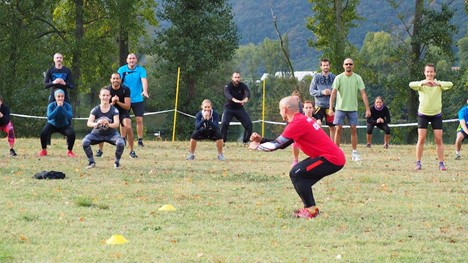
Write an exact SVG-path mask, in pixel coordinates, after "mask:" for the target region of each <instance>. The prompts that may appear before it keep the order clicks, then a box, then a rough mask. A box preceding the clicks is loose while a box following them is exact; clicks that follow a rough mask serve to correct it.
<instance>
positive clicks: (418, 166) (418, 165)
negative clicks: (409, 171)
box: [415, 161, 422, 171]
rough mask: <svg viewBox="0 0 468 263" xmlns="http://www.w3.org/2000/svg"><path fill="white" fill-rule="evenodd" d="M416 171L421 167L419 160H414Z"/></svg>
mask: <svg viewBox="0 0 468 263" xmlns="http://www.w3.org/2000/svg"><path fill="white" fill-rule="evenodd" d="M415 169H416V171H419V170H421V169H422V165H421V161H416V168H415Z"/></svg>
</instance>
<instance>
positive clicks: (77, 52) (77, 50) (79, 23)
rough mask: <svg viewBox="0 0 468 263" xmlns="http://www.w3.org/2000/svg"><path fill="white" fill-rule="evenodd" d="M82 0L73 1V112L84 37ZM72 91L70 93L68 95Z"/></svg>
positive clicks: (79, 75)
mask: <svg viewBox="0 0 468 263" xmlns="http://www.w3.org/2000/svg"><path fill="white" fill-rule="evenodd" d="M83 8H84V6H83V0H75V42H74V43H75V46H74V47H73V60H72V63H73V65H72V72H73V80H74V82H75V90H74V92H73V93H75V94H74V96H70V101H71V102H72V107H73V112H75V110H76V105H77V103H76V102H77V101H78V94H79V92H78V91H79V88H80V77H81V41H82V40H83V35H84V26H83ZM71 93H72V91H70V94H71Z"/></svg>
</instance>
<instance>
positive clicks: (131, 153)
mask: <svg viewBox="0 0 468 263" xmlns="http://www.w3.org/2000/svg"><path fill="white" fill-rule="evenodd" d="M130 157H131V158H138V156H137V155H136V153H135V151H131V152H130Z"/></svg>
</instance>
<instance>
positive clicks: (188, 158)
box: [185, 153, 195, 161]
mask: <svg viewBox="0 0 468 263" xmlns="http://www.w3.org/2000/svg"><path fill="white" fill-rule="evenodd" d="M185 160H187V161H193V160H195V155H194V154H192V153H190V154H189V155H188V156H187V158H185Z"/></svg>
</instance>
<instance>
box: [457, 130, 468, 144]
mask: <svg viewBox="0 0 468 263" xmlns="http://www.w3.org/2000/svg"><path fill="white" fill-rule="evenodd" d="M458 132H459V133H461V134H462V135H463V139H462V142H463V141H464V140H465V139H466V138H468V134H466V133H465V131H464V130H461V131H458Z"/></svg>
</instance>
